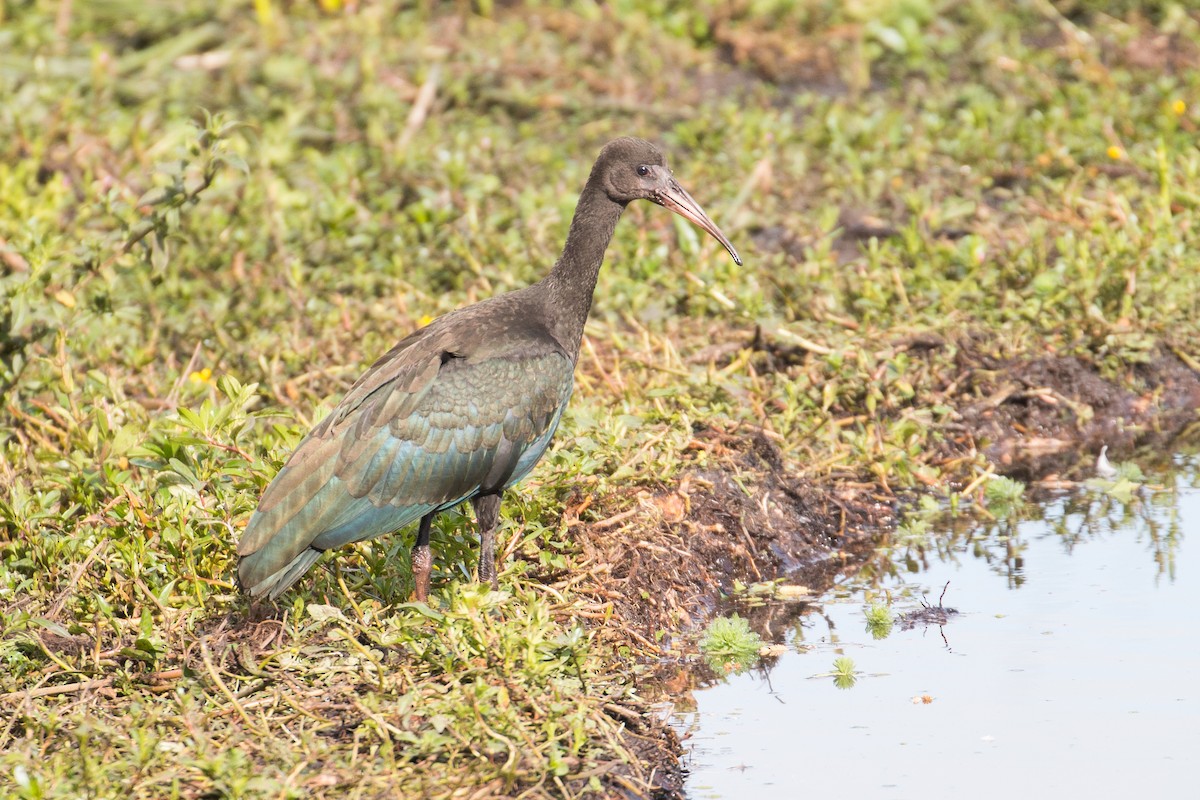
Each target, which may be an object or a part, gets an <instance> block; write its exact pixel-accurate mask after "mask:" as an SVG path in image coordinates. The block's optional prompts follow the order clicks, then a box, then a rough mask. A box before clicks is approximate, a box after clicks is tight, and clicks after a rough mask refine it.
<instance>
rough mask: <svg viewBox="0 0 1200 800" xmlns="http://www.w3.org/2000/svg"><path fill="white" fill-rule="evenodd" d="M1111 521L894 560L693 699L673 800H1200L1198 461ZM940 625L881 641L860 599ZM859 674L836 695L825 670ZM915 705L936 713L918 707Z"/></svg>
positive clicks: (1003, 533)
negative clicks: (820, 799)
mask: <svg viewBox="0 0 1200 800" xmlns="http://www.w3.org/2000/svg"><path fill="white" fill-rule="evenodd" d="M1176 467H1177V471H1176V472H1174V473H1172V474H1169V475H1161V474H1159V475H1153V476H1151V480H1152V481H1155V482H1158V483H1160V484H1163V485H1165V488H1161V489H1158V490H1153V491H1147V490H1143V492H1142V493H1141V494H1140V495H1139V497H1138V498H1137V499H1135V500H1134V502H1132V503H1129V504H1125V503H1122V502H1119V501H1116V500H1114V499H1112V498H1110V497H1106V496H1104V495H1102V494H1100V493H1098V492H1094V491H1092V492H1088V491H1080V492H1073V493H1071V494H1069V495H1060V496H1058V497H1056V498H1054V499H1051V500H1050V501H1049V502H1048V503H1046V504H1045V505H1044V506H1043V508H1042V513H1041V518H1040V519H1036V520H1027V521H1023V522H1016V523H1013V524H1011V525H1007V524H1005V523H996V524H992V525H986V526H985V525H974V526H970V527H966V526H963V527H961V528H960V529H959V530H957V531H954V530H943V531H936V530H935V531H933V532H932V534H931V536H930V537H929V539H928V541H927V546H926V547H924V548H920V547H916V546H911V547H904V546H897V547H893V548H889V549H888V550H886V551H881V553H880V554H879V555H878V557H877V559H876V561H875V562H873V563H872V565H870V566H868V567H867V568H865V569H862V570H858V571H856V572H855V574H854V575H847V576H845V578H844V581H843V584H842V586H841V587H840V588H839V589H838V590H836V591H835V592H833V593H831V595H830V596H827V597H824V598H822V599H821V602H820V603H819V604H817V605H814V606H811V607H809V608H807V609H805V613H803V614H802V615H800V616H799V617H797V618H796V619H794V620H792V621H791V622H790V623H789V627H790V630H788V631H786V633H784V634H783V635H781V636H779V637H778V638H779V640H780V641H783V642H784V643H786V644H787V645H788V646H789V650H788V652H786V653H785V654H784V655H783V656H781V657H780V658H779V660H778V661H777V663H776V664H775V665H774V666H773V668H771V669H770V670H769V672H766V671H763V670H759V671H758V672H752V673H748V674H744V675H741V676H737V677H733V678H730V679H728V680H727V681H725V682H723V683H721V684H720V685H717V686H714V687H712V688H709V689H705V690H702V691H699V692H696V693H695V700H696V710H695V711H693V712H687V713H677V714H676V717H675V719H676V724H677V725H678V726H679V729H680V731H681V733H684V734H690V738H689V739H688V742H687V743H688V745H689V746H690V747H691V748H692V753H691V756H690V760H689V762H688V766H689V769H690V770H691V774H690V777H689V779H688V783H687V793H688V796H689V797H690V798H693V799H694V800H707V799H708V798H727V799H733V798H738V799H739V800H740V798H757V799H763V798H795V797H801V796H838V797H846V798H876V797H878V798H936V797H951V796H955V795H954V794H951V793H956V794H957V793H961V796H964V797H971V798H973V800H987V798H1004V800H1011V798H1013V797H1018V798H1042V797H1045V798H1064V797H1067V798H1070V797H1092V798H1124V797H1132V796H1141V797H1144V796H1156V795H1157V796H1165V797H1184V796H1200V795H1194V794H1192V792H1195V791H1200V790H1197V789H1196V785H1197V780H1198V779H1197V778H1196V769H1197V767H1200V689H1198V688H1197V683H1198V681H1200V620H1198V619H1197V615H1198V614H1200V541H1198V540H1200V489H1197V488H1196V487H1197V486H1200V459H1198V458H1196V457H1186V458H1185V457H1180V458H1178V459H1177V460H1176ZM947 581H950V586H949V589H948V591H947V592H946V597H945V604H946V605H947V606H952V607H955V608H957V609H958V610H959V611H960V612H961V613H960V614H958V615H956V616H954V617H953V618H951V620H950V621H949V623H948V624H947V625H945V626H944V627H943V628H939V627H937V626H932V627H923V626H917V627H916V628H914V629H912V630H907V631H905V630H901V629H900V626H898V625H897V626H896V627H895V628H894V629H893V631H892V632H891V634H890V635H889V636H887V637H886V638H884V639H882V640H876V639H874V638H873V637H872V635H871V633H870V632H869V631H868V630H867V629H866V625H865V616H864V608H865V603H866V600H867V598H868V597H873V598H875V599H877V600H878V599H880V598H886V597H888V596H890V597H891V599H892V606H891V607H892V610H893V611H894V612H895V613H896V614H899V613H901V612H904V611H909V610H913V609H917V608H920V597H921V596H922V594H924V595H926V596H927V597H928V599H929V600H930V601H931V602H932V603H933V604H934V605H936V604H937V602H938V596H939V594H940V593H941V591H942V587H943V585H944V584H945V583H946V582H947ZM842 655H845V656H849V657H851V658H852V659H853V660H854V664H855V667H856V669H857V670H859V671H860V672H861V673H862V674H860V675H859V676H858V679H857V681H856V682H855V684H854V685H853V686H852V687H850V688H848V689H839V688H838V687H837V686H836V685H835V683H834V680H833V678H831V677H813V676H817V675H821V674H822V673H828V672H829V671H830V670H831V669H832V665H833V661H834V659H835V658H837V657H839V656H842ZM925 699H929V700H930V701H931V702H925Z"/></svg>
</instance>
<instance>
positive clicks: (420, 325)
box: [417, 314, 433, 328]
mask: <svg viewBox="0 0 1200 800" xmlns="http://www.w3.org/2000/svg"><path fill="white" fill-rule="evenodd" d="M431 322H433V317H431V316H429V315H428V314H426V315H425V316H423V317H421V318H420V319H419V320H417V327H418V328H424V327H425V326H426V325H428V324H429V323H431Z"/></svg>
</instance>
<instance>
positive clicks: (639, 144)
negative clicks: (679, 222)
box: [592, 137, 742, 264]
mask: <svg viewBox="0 0 1200 800" xmlns="http://www.w3.org/2000/svg"><path fill="white" fill-rule="evenodd" d="M592 179H593V180H595V179H599V180H600V182H601V183H600V185H601V186H603V187H604V191H605V193H607V194H608V196H609V198H610V199H611V200H613V201H614V202H617V203H620V204H621V205H626V204H628V203H631V202H633V201H634V200H649V201H650V202H652V203H657V204H658V205H660V206H663V207H665V208H669V209H671V210H672V211H674V212H675V213H676V214H678V215H679V216H681V217H683V218H684V219H686V220H690V221H691V222H693V223H695V224H696V225H699V226H700V227H701V228H703V229H704V230H706V231H708V233H709V234H711V235H712V237H713V238H714V239H716V240H717V241H718V242H720V243H721V244H722V245H723V246H724V248H725V249H726V250H728V251H729V255H731V256H733V260H734V261H735V262H736V263H738V264H741V263H742V259H741V257H740V256H738V254H737V251H736V250H734V249H733V245H732V244H730V243H729V240H728V239H727V238H725V234H723V233H721V229H720V228H718V227H717V225H716V223H714V222H713V221H712V220H711V219H709V218H708V215H707V214H705V213H704V209H703V208H701V207H700V204H699V203H697V202H696V201H695V200H693V199H692V196H691V195H690V194H688V193H687V192H686V191H685V190H684V188H683V187H682V186H680V185H679V182H678V181H677V180H675V176H674V175H673V174H672V173H671V170H670V169H668V168H667V159H666V158H665V157H664V156H663V154H662V151H661V150H659V149H658V148H657V147H655V146H654V145H652V144H651V143H650V142H647V141H646V140H645V139H634V138H632V137H625V138H622V139H614V140H613V141H611V142H609V143H608V144H606V145H605V146H604V149H603V150H601V151H600V157H599V158H597V159H596V166H595V167H594V168H593V176H592Z"/></svg>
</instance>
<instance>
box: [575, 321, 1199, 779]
mask: <svg viewBox="0 0 1200 800" xmlns="http://www.w3.org/2000/svg"><path fill="white" fill-rule="evenodd" d="M942 346H945V345H944V344H942V343H940V342H935V343H933V344H932V345H930V346H925V345H923V347H925V349H927V350H929V351H930V352H932V351H933V350H936V349H938V348H940V347H942ZM952 364H953V366H952V367H951V368H950V369H948V370H946V371H943V372H940V373H938V374H937V375H936V377H935V379H934V381H933V382H934V384H935V385H934V386H931V387H929V388H930V389H931V391H933V392H936V393H937V394H939V395H940V396H941V398H942V402H944V403H946V404H948V405H950V406H951V407H952V408H953V409H954V413H953V414H951V415H949V417H948V419H947V420H946V421H945V422H944V423H942V426H941V427H940V428H939V431H938V432H939V434H940V435H941V438H942V443H941V445H939V447H938V448H937V449H938V450H940V452H931V453H930V461H931V462H933V463H937V462H939V461H941V462H948V461H951V460H953V459H955V458H961V457H962V456H963V455H964V454H968V453H974V452H981V453H982V454H983V455H984V457H985V459H986V461H987V462H988V463H989V464H991V465H992V466H993V467H994V469H995V471H996V472H997V473H1001V474H1006V475H1010V476H1013V477H1017V478H1019V479H1021V480H1026V481H1036V480H1040V479H1044V478H1047V477H1049V478H1051V479H1080V480H1082V479H1084V478H1087V477H1090V476H1091V472H1090V470H1091V469H1092V464H1093V463H1094V455H1095V453H1096V452H1098V451H1099V449H1100V447H1101V446H1102V445H1104V444H1107V445H1108V446H1109V448H1110V451H1112V452H1115V453H1118V454H1120V453H1129V452H1131V451H1132V450H1134V449H1135V448H1138V447H1147V446H1154V447H1157V448H1165V447H1167V446H1169V445H1170V443H1171V442H1172V441H1173V440H1175V439H1176V437H1179V436H1180V435H1189V431H1194V430H1196V429H1197V427H1198V426H1200V417H1198V415H1197V409H1200V374H1198V373H1197V371H1196V370H1194V369H1193V368H1192V367H1191V366H1189V364H1188V363H1186V362H1185V361H1184V360H1183V359H1182V358H1181V357H1180V356H1178V355H1177V354H1176V353H1174V352H1173V351H1171V350H1170V349H1168V348H1165V347H1160V348H1159V349H1157V350H1155V351H1154V352H1153V353H1152V354H1151V356H1150V357H1149V358H1148V359H1147V360H1146V361H1145V362H1144V363H1139V364H1135V365H1132V366H1129V367H1127V368H1125V369H1124V370H1123V371H1117V372H1110V373H1109V374H1105V370H1104V368H1102V366H1101V365H1099V364H1097V363H1095V362H1092V361H1089V360H1087V359H1085V358H1083V357H1079V356H1055V355H1046V356H1039V357H1036V358H1010V359H1000V358H996V357H993V356H989V355H987V354H986V353H985V351H984V348H983V347H981V346H979V344H978V342H973V341H972V340H970V339H965V340H964V341H963V342H959V343H956V353H955V357H954V358H953V359H952ZM773 436H774V434H771V433H769V432H764V431H763V430H761V429H749V428H746V427H741V428H738V427H729V428H717V427H707V428H704V429H702V430H700V431H698V432H697V433H696V435H695V438H694V439H693V441H692V443H691V444H690V446H689V447H690V449H691V450H693V451H694V452H696V453H700V452H704V453H705V455H706V457H705V458H704V459H703V461H704V464H705V465H704V467H703V468H701V467H697V468H695V469H692V470H689V471H687V472H685V473H684V475H683V477H682V479H681V480H680V481H679V483H678V484H677V485H675V486H662V487H659V488H658V489H657V490H655V491H643V492H641V493H640V494H638V495H636V497H635V503H634V505H633V507H632V508H628V509H626V510H625V511H623V512H621V513H618V514H615V515H613V516H611V517H609V518H608V519H603V520H598V521H595V522H589V523H582V522H578V521H576V522H575V523H574V525H575V526H576V527H577V528H578V530H577V535H579V536H580V538H581V540H582V542H583V550H584V554H585V555H584V559H583V565H584V567H585V569H586V570H587V571H588V573H589V575H590V577H589V579H588V580H586V581H584V582H583V584H574V587H575V590H576V591H578V592H580V593H583V594H585V595H591V596H593V597H594V598H595V599H596V600H597V602H610V603H611V604H612V614H613V619H612V620H611V621H610V623H609V625H607V626H606V627H609V628H610V630H616V631H619V632H620V633H619V634H618V635H619V636H625V637H626V639H627V640H628V641H630V643H631V646H632V647H634V648H635V649H636V650H637V651H638V652H639V653H640V654H641V657H642V659H643V660H648V661H649V662H651V663H654V664H657V665H658V667H659V669H657V670H652V672H654V673H655V674H657V676H658V678H657V680H658V682H659V683H661V684H663V685H661V686H655V687H647V688H648V690H649V691H648V694H653V693H654V689H659V690H662V691H665V692H666V693H668V694H670V693H671V692H675V691H676V690H677V691H687V690H688V688H689V687H690V686H691V685H692V683H693V682H692V681H691V680H690V679H687V678H686V676H684V675H683V674H682V673H681V671H680V670H679V669H678V664H679V661H680V656H679V653H678V652H674V651H672V649H671V642H672V635H665V636H664V635H658V636H656V632H664V631H665V632H668V634H678V633H681V632H683V633H686V632H689V631H695V630H696V629H697V628H699V627H701V626H703V625H705V624H706V623H707V622H708V621H709V620H710V619H711V617H712V616H713V614H714V613H716V610H717V607H718V603H719V601H720V599H721V598H722V597H723V596H726V595H728V594H729V593H730V592H731V590H732V589H733V586H734V584H735V582H742V583H752V582H756V581H764V580H773V579H776V578H780V577H783V576H789V577H791V578H792V579H794V580H796V581H798V582H801V583H803V584H804V585H806V586H808V587H809V588H810V589H812V590H813V591H814V592H815V593H821V592H823V591H825V590H827V589H828V588H829V587H830V585H831V583H832V581H833V579H834V578H835V577H836V576H837V575H838V574H839V573H842V572H844V571H846V570H852V569H854V568H855V567H856V566H857V565H859V564H861V563H863V562H864V561H865V560H866V558H867V556H868V554H869V553H870V552H871V550H872V548H873V547H874V544H875V541H876V538H877V536H878V534H880V533H882V532H884V531H886V530H889V529H891V528H892V527H894V525H895V523H896V515H897V512H898V510H899V501H898V498H897V497H896V496H895V495H894V494H892V493H891V492H890V491H889V490H887V489H886V487H882V486H878V485H876V484H874V483H873V482H871V481H870V480H869V479H867V478H865V477H864V478H862V479H861V480H859V481H840V482H834V483H830V484H824V485H816V484H814V483H812V482H810V481H807V480H804V479H802V478H800V477H798V470H797V469H796V468H795V465H789V464H788V463H787V462H786V461H785V459H784V457H783V455H782V452H781V450H780V448H779V447H778V446H777V445H776V443H775V441H773V439H772V437H773ZM698 460H699V459H698ZM947 477H948V478H950V482H951V483H952V484H954V483H955V482H954V480H953V476H947ZM958 488H961V487H958ZM610 626H615V627H610ZM664 665H666V666H667V668H666V669H662V667H663V666H664ZM670 675H674V676H675V679H671V678H670V677H669V676H670ZM631 735H634V736H636V737H637V739H636V742H637V744H638V746H639V747H638V748H634V747H631V750H633V751H634V752H636V753H638V755H639V757H646V758H649V759H650V763H649V764H648V766H649V767H650V768H649V769H645V770H643V771H642V775H643V776H649V778H650V781H649V787H648V788H647V789H646V790H645V794H644V795H643V796H648V797H655V798H677V797H682V796H683V794H682V785H683V777H684V773H683V769H682V766H681V762H680V760H679V758H680V755H681V754H682V752H683V748H682V747H681V745H680V743H679V742H678V740H677V737H676V735H675V733H674V731H672V730H671V729H670V728H669V727H667V726H666V725H665V724H664V723H662V722H661V721H658V720H657V719H654V718H653V717H652V716H651V715H649V714H646V716H645V719H643V720H642V721H641V722H640V723H639V724H638V725H632V724H631ZM656 739H657V740H658V741H657V743H655V740H656ZM639 748H640V749H639ZM634 796H636V795H634Z"/></svg>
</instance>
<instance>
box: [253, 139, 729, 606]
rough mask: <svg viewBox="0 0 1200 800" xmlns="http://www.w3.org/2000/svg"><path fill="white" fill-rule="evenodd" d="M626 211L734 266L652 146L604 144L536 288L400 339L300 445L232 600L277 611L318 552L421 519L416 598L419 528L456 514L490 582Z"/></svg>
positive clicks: (426, 565)
mask: <svg viewBox="0 0 1200 800" xmlns="http://www.w3.org/2000/svg"><path fill="white" fill-rule="evenodd" d="M643 173H645V174H643ZM638 198H645V199H650V200H653V201H655V202H659V203H660V204H662V205H666V206H668V207H670V208H672V210H675V211H676V212H677V213H680V214H681V215H683V216H685V217H688V218H689V219H692V220H693V221H694V222H697V224H700V225H701V226H702V227H704V228H705V229H706V230H708V231H709V232H710V233H712V234H713V235H714V236H716V237H717V238H718V239H719V240H721V242H722V243H723V244H724V245H725V246H726V248H728V249H729V251H730V253H731V254H732V255H733V256H734V258H735V259H736V258H737V254H736V253H735V252H734V251H733V249H732V247H731V246H730V245H729V243H728V241H727V240H726V239H725V237H724V236H723V235H722V234H721V233H720V231H719V230H718V229H717V228H716V226H715V225H713V223H712V222H711V221H710V220H708V218H707V216H706V215H705V214H704V212H703V211H702V210H700V208H699V206H698V205H696V203H695V201H694V200H692V199H691V197H690V196H689V195H688V194H687V193H686V192H684V191H683V189H682V188H680V187H679V185H678V184H677V183H676V182H675V181H674V179H673V178H672V177H671V175H670V172H669V170H667V169H666V165H665V164H664V163H663V158H662V155H661V154H660V153H659V152H658V150H657V149H655V148H654V146H653V145H651V144H649V143H648V142H644V141H642V140H640V139H618V140H615V141H614V142H611V143H609V144H608V145H607V146H606V147H605V148H604V150H603V151H601V154H600V157H599V158H598V159H597V161H596V164H595V166H594V167H593V169H592V174H591V177H590V178H589V180H588V183H587V186H586V187H585V188H584V191H583V193H582V195H581V196H580V200H579V205H578V207H577V208H576V212H575V217H574V219H573V220H572V223H571V231H570V234H569V235H568V238H567V244H566V247H565V248H564V250H563V254H562V256H561V257H560V259H559V260H558V262H557V263H556V264H555V266H554V269H553V270H552V271H551V272H550V274H549V275H547V277H546V278H545V279H543V280H541V281H539V282H538V283H536V284H534V285H532V286H529V287H526V288H524V289H520V290H518V291H515V292H511V293H508V294H504V295H500V296H497V297H493V298H490V299H488V300H485V301H483V302H480V303H476V304H475V305H472V306H468V307H466V308H462V309H459V310H457V311H454V312H452V313H450V314H447V315H445V316H443V317H440V318H438V319H436V320H434V321H433V322H431V323H430V324H429V325H427V326H426V327H424V328H422V329H420V330H418V331H416V332H414V333H413V334H411V335H410V336H408V337H407V338H405V339H404V340H403V341H402V342H400V343H399V344H398V345H396V346H395V347H394V348H392V350H391V351H389V352H388V353H387V354H386V355H384V356H383V357H382V358H381V359H379V361H377V362H376V363H375V364H374V365H373V366H372V367H371V368H370V369H369V370H368V371H367V372H366V374H365V375H363V376H362V378H360V379H359V380H358V382H357V383H355V384H354V386H353V387H351V389H350V391H349V392H348V393H347V394H346V396H345V398H343V399H342V401H341V403H339V404H338V406H337V408H335V409H334V410H333V412H332V413H330V415H329V416H328V417H327V418H325V420H323V421H322V422H321V423H320V424H319V425H317V427H316V428H314V429H313V430H312V431H311V432H310V433H309V434H308V436H306V437H305V439H304V440H303V441H302V442H301V443H300V445H299V446H298V447H297V448H296V451H295V452H294V453H293V454H292V456H291V458H290V459H289V460H288V462H287V464H285V465H284V467H283V469H282V470H280V472H279V474H278V475H277V476H276V478H275V479H274V480H273V481H272V482H271V484H270V485H269V486H268V487H267V490H266V491H265V492H264V494H263V497H262V501H261V502H260V504H259V507H258V510H257V511H256V512H255V513H254V515H253V516H252V517H251V519H250V522H249V523H248V525H247V527H246V531H245V533H244V534H243V536H242V539H241V541H240V542H239V544H238V554H239V556H240V557H241V558H240V561H239V565H238V580H239V582H240V584H241V585H242V587H243V588H244V589H245V590H246V591H247V592H249V593H250V594H252V595H258V594H268V595H269V596H270V597H271V598H276V597H278V596H279V595H280V594H281V593H282V592H283V591H285V590H286V589H287V588H288V587H289V586H290V585H291V584H292V583H294V582H295V581H296V580H297V579H298V578H299V577H300V576H301V575H303V574H304V573H305V572H306V571H307V570H308V569H309V567H310V566H312V564H313V562H315V561H316V559H317V558H319V557H320V555H321V553H322V552H324V551H326V550H330V549H334V548H337V547H341V546H343V545H345V544H349V543H351V542H357V541H363V540H365V539H370V538H373V537H376V536H381V535H383V534H385V533H389V532H391V531H394V530H397V529H399V528H401V527H404V526H405V525H408V524H410V523H412V522H415V521H417V520H420V521H421V526H420V530H419V533H418V538H417V544H416V546H415V548H414V550H413V571H414V579H415V583H416V594H417V596H418V598H419V599H421V600H424V599H425V598H426V596H427V594H428V584H429V572H430V566H431V563H432V558H431V554H430V552H429V530H430V524H431V523H432V520H433V517H434V516H435V515H436V514H438V513H439V512H441V511H444V510H447V509H449V508H452V507H454V506H456V505H458V504H460V503H462V502H464V501H467V500H470V501H471V502H472V503H473V504H474V506H475V510H476V514H477V516H478V522H479V526H480V532H481V552H480V560H479V573H480V579H481V580H487V581H491V582H492V583H493V584H494V583H495V553H494V537H495V526H496V523H497V520H498V516H499V506H500V495H501V493H502V492H503V491H504V489H505V488H507V487H508V486H511V485H512V484H513V483H515V482H516V481H518V480H520V479H521V478H523V477H524V476H525V475H526V474H528V472H529V471H530V470H531V469H532V468H533V466H534V464H536V463H537V461H538V459H540V458H541V456H542V454H543V453H544V452H545V450H546V448H547V447H548V446H549V444H550V440H551V438H552V437H553V435H554V431H555V429H556V428H557V426H558V420H559V418H560V417H561V415H562V411H563V409H564V408H565V407H566V404H567V400H568V399H569V397H570V395H571V388H572V385H573V376H574V369H575V362H576V360H577V359H578V356H579V346H580V341H581V339H582V336H583V326H584V323H585V322H586V321H587V315H588V311H589V310H590V308H591V302H592V294H593V292H594V291H595V286H596V276H597V274H598V273H599V270H600V265H601V263H602V262H603V260H604V251H605V249H606V248H607V246H608V242H609V240H610V239H611V238H612V234H613V230H614V228H615V227H616V224H617V221H618V220H619V219H620V215H621V211H622V210H623V209H624V207H625V205H626V204H627V203H628V202H630V201H631V200H634V199H638Z"/></svg>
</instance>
